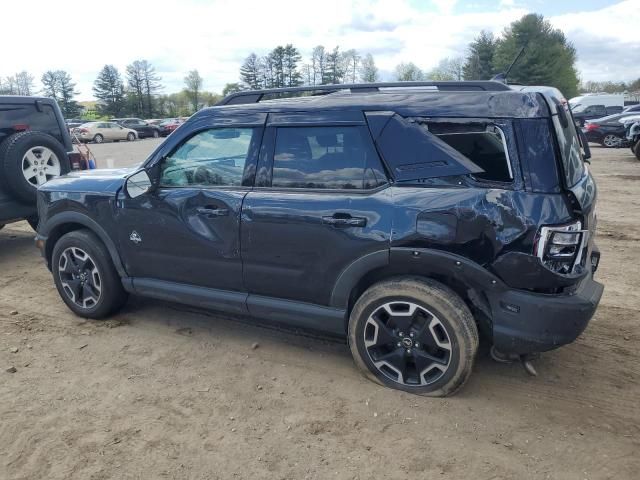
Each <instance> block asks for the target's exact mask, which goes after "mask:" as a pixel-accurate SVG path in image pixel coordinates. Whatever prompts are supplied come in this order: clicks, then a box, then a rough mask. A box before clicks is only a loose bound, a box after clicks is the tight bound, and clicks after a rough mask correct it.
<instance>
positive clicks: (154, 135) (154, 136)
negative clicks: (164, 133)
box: [153, 129, 160, 138]
mask: <svg viewBox="0 0 640 480" xmlns="http://www.w3.org/2000/svg"><path fill="white" fill-rule="evenodd" d="M159 136H160V132H158V130H156V129H154V130H153V138H158V137H159Z"/></svg>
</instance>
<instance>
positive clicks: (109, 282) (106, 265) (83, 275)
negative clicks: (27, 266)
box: [51, 230, 127, 318]
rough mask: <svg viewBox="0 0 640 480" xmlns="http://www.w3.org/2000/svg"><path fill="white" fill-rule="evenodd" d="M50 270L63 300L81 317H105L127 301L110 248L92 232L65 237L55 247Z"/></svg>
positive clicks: (66, 235)
mask: <svg viewBox="0 0 640 480" xmlns="http://www.w3.org/2000/svg"><path fill="white" fill-rule="evenodd" d="M51 267H52V273H53V279H54V282H55V284H56V288H57V289H58V293H59V294H60V297H61V298H62V300H63V301H64V303H66V304H67V306H68V307H69V309H71V311H72V312H73V313H75V314H76V315H78V316H80V317H84V318H104V317H106V316H108V315H110V314H111V313H114V312H115V311H117V310H119V309H120V308H121V307H122V306H123V305H124V303H125V302H126V301H127V293H126V292H125V290H124V288H123V287H122V282H121V280H120V276H119V275H118V272H117V271H116V269H115V267H114V266H113V262H112V260H111V257H110V256H109V252H108V250H107V248H106V247H105V246H104V244H103V243H102V241H101V240H100V239H99V238H98V237H97V236H96V235H95V234H94V233H93V232H90V231H89V230H76V231H73V232H69V233H67V234H65V235H63V236H62V237H61V238H60V239H59V240H58V242H57V243H56V244H55V246H54V247H53V255H52V258H51Z"/></svg>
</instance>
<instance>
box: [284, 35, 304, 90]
mask: <svg viewBox="0 0 640 480" xmlns="http://www.w3.org/2000/svg"><path fill="white" fill-rule="evenodd" d="M283 53H284V56H283V62H282V63H283V65H282V68H283V76H284V86H285V87H295V86H297V85H300V84H301V83H302V75H301V74H300V72H299V71H298V64H299V63H300V60H301V59H302V56H301V55H300V52H299V51H298V49H297V48H296V47H294V46H293V45H292V44H290V43H289V44H287V45H285V47H284V52H283Z"/></svg>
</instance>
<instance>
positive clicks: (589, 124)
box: [587, 123, 600, 130]
mask: <svg viewBox="0 0 640 480" xmlns="http://www.w3.org/2000/svg"><path fill="white" fill-rule="evenodd" d="M596 128H600V125H598V124H597V123H587V130H595V129H596Z"/></svg>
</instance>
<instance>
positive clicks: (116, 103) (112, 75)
mask: <svg viewBox="0 0 640 480" xmlns="http://www.w3.org/2000/svg"><path fill="white" fill-rule="evenodd" d="M93 94H94V96H95V97H96V98H97V99H98V100H100V101H101V103H102V104H101V105H99V107H98V110H99V111H100V113H101V114H103V115H107V116H111V117H119V116H120V115H122V112H123V109H124V106H125V97H124V83H122V77H121V76H120V72H118V69H117V68H116V67H114V66H113V65H105V66H104V67H102V70H100V73H98V77H97V78H96V80H95V81H94V82H93Z"/></svg>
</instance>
